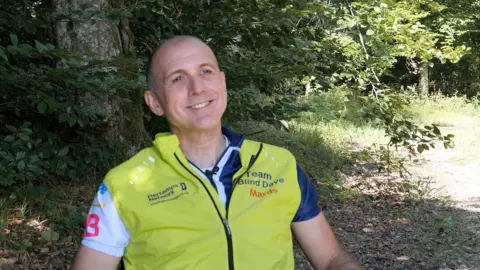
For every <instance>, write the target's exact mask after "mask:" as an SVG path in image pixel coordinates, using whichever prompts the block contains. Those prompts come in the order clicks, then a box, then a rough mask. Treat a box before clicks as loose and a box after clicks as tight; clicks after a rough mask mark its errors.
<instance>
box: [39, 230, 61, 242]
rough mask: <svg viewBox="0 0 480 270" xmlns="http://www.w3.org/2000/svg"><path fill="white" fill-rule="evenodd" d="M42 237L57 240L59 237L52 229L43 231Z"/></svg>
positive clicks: (47, 239)
mask: <svg viewBox="0 0 480 270" xmlns="http://www.w3.org/2000/svg"><path fill="white" fill-rule="evenodd" d="M42 238H43V239H45V240H46V241H53V242H54V241H57V240H58V239H59V238H60V235H59V234H58V233H57V232H54V231H43V232H42Z"/></svg>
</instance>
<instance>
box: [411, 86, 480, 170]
mask: <svg viewBox="0 0 480 270" xmlns="http://www.w3.org/2000/svg"><path fill="white" fill-rule="evenodd" d="M406 112H407V114H408V115H410V116H412V117H413V118H415V119H416V120H417V122H418V123H420V124H424V123H434V124H437V125H439V126H440V130H441V131H442V132H443V133H451V132H453V134H454V135H455V138H454V142H455V150H457V151H458V152H460V153H462V154H461V155H454V156H453V157H452V161H453V162H455V163H457V164H461V165H466V164H468V163H471V162H475V161H479V160H480V151H478V149H480V102H479V101H478V100H473V101H470V100H468V99H466V98H465V97H445V96H442V95H434V96H432V97H431V98H429V99H427V100H420V99H415V100H414V101H413V102H412V104H411V105H410V106H409V107H408V108H407V110H406ZM453 130H454V131H453Z"/></svg>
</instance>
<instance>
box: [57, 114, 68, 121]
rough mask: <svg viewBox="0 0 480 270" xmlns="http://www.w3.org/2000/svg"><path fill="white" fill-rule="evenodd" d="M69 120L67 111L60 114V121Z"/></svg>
mask: <svg viewBox="0 0 480 270" xmlns="http://www.w3.org/2000/svg"><path fill="white" fill-rule="evenodd" d="M67 120H68V114H67V113H62V114H60V115H59V116H58V123H64V122H67Z"/></svg>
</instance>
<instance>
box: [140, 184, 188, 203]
mask: <svg viewBox="0 0 480 270" xmlns="http://www.w3.org/2000/svg"><path fill="white" fill-rule="evenodd" d="M187 194H188V188H187V184H185V183H184V182H181V183H178V184H173V185H171V186H169V187H167V188H165V189H163V190H161V191H159V192H156V193H151V194H147V197H148V202H149V204H150V205H155V204H158V203H164V202H168V201H173V200H177V199H178V198H180V197H181V196H183V195H187Z"/></svg>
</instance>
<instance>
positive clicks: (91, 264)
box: [73, 246, 121, 270]
mask: <svg viewBox="0 0 480 270" xmlns="http://www.w3.org/2000/svg"><path fill="white" fill-rule="evenodd" d="M120 259H121V258H117V257H114V256H110V255H107V254H105V253H103V252H100V251H96V250H94V249H91V248H88V247H86V246H81V247H80V249H79V250H78V253H77V257H76V258H75V262H74V264H73V270H97V269H98V270H115V269H117V266H118V264H119V263H120Z"/></svg>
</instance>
